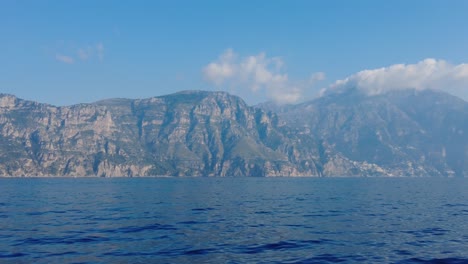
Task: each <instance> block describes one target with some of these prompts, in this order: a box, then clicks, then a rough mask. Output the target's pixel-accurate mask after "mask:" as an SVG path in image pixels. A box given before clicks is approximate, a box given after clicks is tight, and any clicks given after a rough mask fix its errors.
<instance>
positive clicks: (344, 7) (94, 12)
mask: <svg viewBox="0 0 468 264" xmlns="http://www.w3.org/2000/svg"><path fill="white" fill-rule="evenodd" d="M0 37H1V41H0V63H1V64H0V92H2V93H11V94H14V95H17V96H19V97H22V98H26V99H32V100H37V101H40V102H46V103H51V104H56V105H68V104H73V103H78V102H93V101H96V100H99V99H103V98H113V97H128V98H144V97H151V96H157V95H163V94H168V93H172V92H176V91H180V90H187V89H202V90H213V89H222V87H221V88H220V87H215V86H214V84H213V83H210V82H206V81H205V80H204V77H203V74H202V71H203V68H204V67H205V66H206V65H208V64H209V63H210V62H212V61H215V60H216V59H217V58H218V56H220V54H222V53H223V52H225V51H226V50H227V49H229V48H231V49H233V50H234V52H235V53H236V54H239V56H251V55H257V54H259V53H262V52H264V53H265V54H266V56H268V57H280V58H281V60H282V61H283V62H284V64H285V66H284V68H283V69H282V71H283V72H285V73H287V74H288V78H289V80H305V79H307V78H309V76H310V74H311V73H314V72H324V73H325V74H326V80H325V81H322V84H321V85H327V84H328V83H332V82H333V81H335V80H337V79H342V78H345V77H346V76H348V75H351V74H354V73H356V72H358V71H360V70H363V69H373V68H378V67H383V66H388V65H392V64H396V63H417V62H418V61H421V60H423V59H425V58H437V59H444V60H446V61H448V62H450V63H453V64H459V63H463V62H468V1H464V0H459V1H457V0H453V1H442V0H440V1H428V0H419V1H418V0H414V1H408V0H402V1H397V0H394V1H378V0H369V1H365V0H356V1H347V0H341V1H333V0H324V1H318V0H317V1H310V0H306V1H266V0H262V1H255V0H249V1H239V0H236V1H216V0H213V1H203V0H198V1H174V0H171V1H95V0H89V1H88V0H81V1H33V0H31V1H9V0H4V1H1V2H0ZM247 96H248V95H247ZM246 99H247V101H249V102H251V103H255V102H259V101H262V100H264V99H265V98H263V97H262V95H261V94H258V95H255V94H253V95H251V98H246Z"/></svg>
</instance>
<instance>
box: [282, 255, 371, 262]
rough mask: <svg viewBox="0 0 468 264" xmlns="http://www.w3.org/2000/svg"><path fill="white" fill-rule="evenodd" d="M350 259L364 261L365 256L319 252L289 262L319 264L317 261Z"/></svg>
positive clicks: (343, 260) (345, 260) (346, 260)
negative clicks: (309, 256)
mask: <svg viewBox="0 0 468 264" xmlns="http://www.w3.org/2000/svg"><path fill="white" fill-rule="evenodd" d="M350 261H353V262H362V261H366V258H364V257H362V256H359V255H355V256H336V255H332V254H321V255H317V256H314V257H311V258H307V259H302V260H298V261H294V262H291V263H294V264H305V263H307V264H319V263H348V262H350Z"/></svg>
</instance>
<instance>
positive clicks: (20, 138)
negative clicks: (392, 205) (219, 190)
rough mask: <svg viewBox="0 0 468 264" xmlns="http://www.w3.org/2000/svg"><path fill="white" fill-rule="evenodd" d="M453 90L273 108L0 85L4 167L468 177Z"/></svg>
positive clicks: (353, 95)
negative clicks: (31, 96)
mask: <svg viewBox="0 0 468 264" xmlns="http://www.w3.org/2000/svg"><path fill="white" fill-rule="evenodd" d="M405 100H406V101H405ZM459 100H461V101H457V99H455V98H452V97H450V96H446V95H445V94H439V93H436V92H433V91H430V92H423V91H419V92H418V93H415V92H407V93H406V94H405V92H401V94H398V93H397V94H394V95H391V94H387V95H385V96H380V97H379V96H374V97H363V96H361V95H359V94H358V93H357V92H356V91H349V93H348V94H346V93H341V94H335V95H327V97H323V98H317V99H315V100H312V101H309V102H305V103H302V104H299V105H294V106H283V107H282V110H281V111H277V112H275V111H274V109H273V108H272V107H271V106H269V108H268V109H267V108H266V107H264V108H265V109H262V105H259V106H248V105H247V104H246V103H245V102H244V101H243V100H242V99H241V98H240V97H237V96H234V95H231V94H229V93H226V92H212V91H195V90H188V91H180V92H178V93H173V94H169V95H163V96H157V97H151V98H145V99H126V98H113V99H105V100H99V101H97V102H94V103H88V104H75V105H71V106H53V105H48V104H42V103H37V102H34V101H28V100H23V99H20V98H17V97H15V96H13V95H6V94H0V175H2V176H101V177H113V176H121V177H135V176H158V175H160V176H253V177H254V176H259V177H263V176H330V177H331V176H441V177H444V176H468V165H467V163H468V146H467V143H466V142H468V140H467V137H466V135H467V134H466V133H465V131H467V130H468V127H466V125H465V123H467V122H464V121H465V120H468V110H467V109H468V106H467V105H468V104H467V103H466V102H465V101H463V100H462V99H459ZM408 101H414V102H415V103H413V104H409V103H408ZM431 103H434V104H436V103H437V104H436V107H435V108H434V109H437V111H431V112H430V113H429V112H428V113H424V111H427V108H428V107H429V108H430V107H431ZM410 106H412V107H410ZM418 107H419V108H418ZM437 113H438V114H437ZM431 120H435V121H437V122H434V123H433V124H432V123H431ZM419 122H422V123H421V124H422V125H421V124H419ZM431 124H432V126H431ZM454 129H455V130H456V133H454V132H451V131H452V130H454ZM422 130H425V131H426V132H425V133H423V132H421V131H422ZM460 131H461V132H460ZM457 133H458V134H457ZM435 139H439V140H438V141H437V140H436V141H435V142H433V141H434V140H435ZM431 153H433V154H431ZM423 156H424V158H422V157H423Z"/></svg>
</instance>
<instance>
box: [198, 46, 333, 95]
mask: <svg viewBox="0 0 468 264" xmlns="http://www.w3.org/2000/svg"><path fill="white" fill-rule="evenodd" d="M203 75H204V78H205V80H206V81H208V82H210V83H212V84H214V85H216V86H219V87H220V86H227V87H229V88H230V89H232V90H238V89H245V87H246V88H248V89H249V92H253V93H263V94H265V96H266V97H267V98H268V99H270V100H274V101H275V102H277V103H294V102H297V101H298V100H299V99H301V97H302V95H303V91H304V89H305V88H306V87H304V85H300V84H295V83H293V82H291V81H290V80H289V78H288V74H287V73H285V72H284V62H283V60H282V59H281V58H279V57H267V55H266V54H265V53H263V52H262V53H260V54H257V55H250V56H245V57H241V56H239V55H238V54H236V53H234V51H233V50H232V49H227V50H226V51H225V52H224V53H223V54H221V55H220V56H219V57H218V59H217V60H215V61H213V62H211V63H209V64H208V65H206V66H205V67H204V68H203ZM324 78H325V75H324V74H323V73H317V74H316V75H313V81H319V80H323V79H324ZM311 80H312V79H311ZM308 85H310V83H309V84H308Z"/></svg>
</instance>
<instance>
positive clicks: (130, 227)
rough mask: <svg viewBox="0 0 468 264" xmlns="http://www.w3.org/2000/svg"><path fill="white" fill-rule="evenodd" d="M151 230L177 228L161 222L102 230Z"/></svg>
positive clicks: (135, 231) (126, 231) (119, 231)
mask: <svg viewBox="0 0 468 264" xmlns="http://www.w3.org/2000/svg"><path fill="white" fill-rule="evenodd" d="M151 230H177V228H175V227H173V226H171V225H161V224H150V225H145V226H126V227H120V228H116V229H107V230H103V231H102V232H104V233H138V232H143V231H151Z"/></svg>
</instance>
